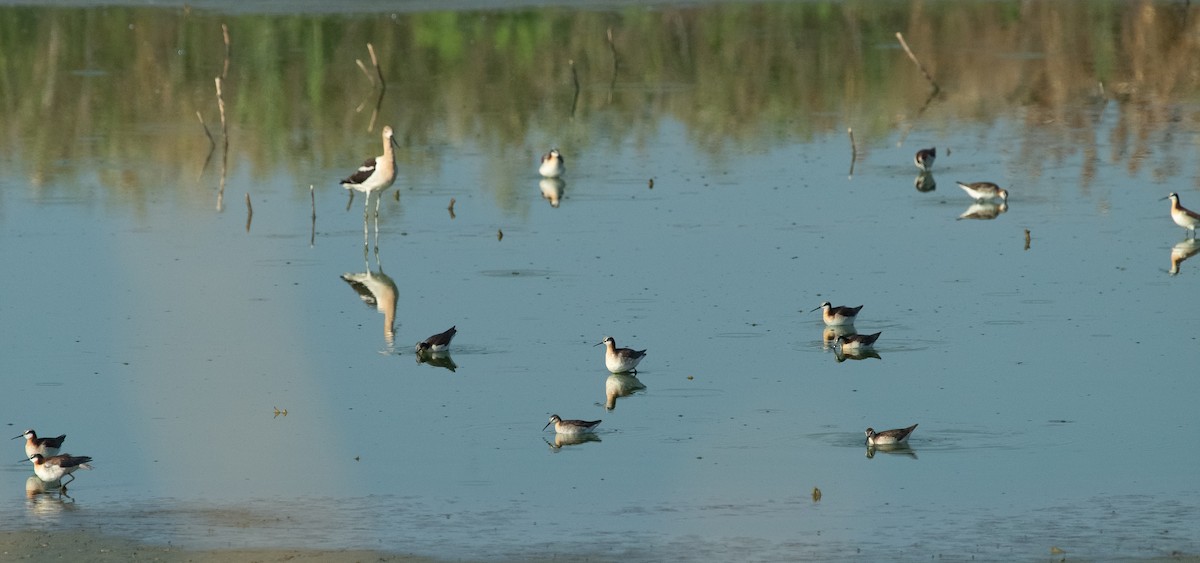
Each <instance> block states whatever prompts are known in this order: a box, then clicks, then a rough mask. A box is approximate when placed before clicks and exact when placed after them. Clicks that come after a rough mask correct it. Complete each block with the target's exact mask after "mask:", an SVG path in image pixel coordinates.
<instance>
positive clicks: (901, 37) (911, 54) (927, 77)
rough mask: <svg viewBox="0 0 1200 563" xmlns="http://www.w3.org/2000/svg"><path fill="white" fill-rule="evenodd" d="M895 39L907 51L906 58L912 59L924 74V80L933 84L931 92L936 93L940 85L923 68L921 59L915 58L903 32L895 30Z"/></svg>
mask: <svg viewBox="0 0 1200 563" xmlns="http://www.w3.org/2000/svg"><path fill="white" fill-rule="evenodd" d="M896 39H898V40H900V46H901V47H904V52H905V53H908V58H910V59H912V62H913V63H914V64H916V65H917V68H918V69H919V70H920V71H921V74H924V75H925V80H928V81H929V83H930V84H931V85H933V92H934V93H935V94H936V93H937V92H938V91H940V90H941V87H939V86H938V84H937V82H936V81H935V80H934V79H933V76H931V75H930V74H929V71H928V70H925V65H923V64H921V61H919V60H917V56H916V55H914V54H913V52H912V49H909V48H908V43H907V42H905V41H904V34H902V33H900V32H899V31H897V32H896Z"/></svg>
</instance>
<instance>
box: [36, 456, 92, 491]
mask: <svg viewBox="0 0 1200 563" xmlns="http://www.w3.org/2000/svg"><path fill="white" fill-rule="evenodd" d="M29 461H32V462H33V472H34V474H36V475H37V476H38V479H41V480H43V481H45V482H47V483H51V482H54V481H58V480H59V479H62V478H63V477H65V476H67V475H71V474H72V473H74V472H75V470H76V469H91V468H92V466H90V465H88V462H89V461H92V458H90V457H88V456H85V455H81V456H74V455H70V454H63V455H56V456H50V457H45V456H43V455H42V454H33V455H31V456H29ZM74 480H75V476H74V475H71V481H74ZM71 481H67V483H70V482H71ZM67 483H63V484H61V485H60V487H61V488H62V489H63V490H66V488H67Z"/></svg>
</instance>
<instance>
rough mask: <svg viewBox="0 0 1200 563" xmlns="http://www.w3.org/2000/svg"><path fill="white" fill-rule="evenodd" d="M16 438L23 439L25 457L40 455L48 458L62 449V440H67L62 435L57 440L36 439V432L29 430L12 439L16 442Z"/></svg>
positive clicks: (65, 436)
mask: <svg viewBox="0 0 1200 563" xmlns="http://www.w3.org/2000/svg"><path fill="white" fill-rule="evenodd" d="M17 438H25V455H26V456H27V457H32V456H33V454H42V455H43V456H46V457H50V456H53V455H56V454H58V450H59V448H61V447H62V443H63V440H66V439H67V435H66V434H63V435H61V436H59V437H57V438H38V435H37V432H34V431H33V429H32V428H30V429H29V430H26V431H24V432H22V433H20V434H18V435H16V436H13V438H12V439H13V440H16V439H17Z"/></svg>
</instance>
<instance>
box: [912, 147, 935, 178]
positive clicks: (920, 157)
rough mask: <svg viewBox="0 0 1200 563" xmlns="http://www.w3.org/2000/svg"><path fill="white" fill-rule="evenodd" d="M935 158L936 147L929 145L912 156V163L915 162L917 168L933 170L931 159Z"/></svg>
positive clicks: (927, 170)
mask: <svg viewBox="0 0 1200 563" xmlns="http://www.w3.org/2000/svg"><path fill="white" fill-rule="evenodd" d="M936 159H937V147H929V148H927V149H921V150H919V151H917V154H916V156H914V157H913V164H916V165H917V168H920V169H921V170H924V171H925V172H929V171H931V170H933V161H934V160H936Z"/></svg>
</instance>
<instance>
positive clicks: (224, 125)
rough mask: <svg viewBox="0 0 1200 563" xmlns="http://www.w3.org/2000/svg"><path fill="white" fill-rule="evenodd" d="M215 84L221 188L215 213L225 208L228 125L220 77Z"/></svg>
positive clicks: (227, 169) (227, 168)
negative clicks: (219, 112)
mask: <svg viewBox="0 0 1200 563" xmlns="http://www.w3.org/2000/svg"><path fill="white" fill-rule="evenodd" d="M214 81H215V82H216V84H217V109H219V110H221V187H220V188H219V189H218V190H217V211H220V210H221V209H222V208H224V206H225V178H226V174H227V172H228V171H229V124H228V122H226V121H225V96H224V95H223V94H222V93H221V77H220V76H218V77H217V78H216V79H215V80H214Z"/></svg>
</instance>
